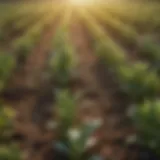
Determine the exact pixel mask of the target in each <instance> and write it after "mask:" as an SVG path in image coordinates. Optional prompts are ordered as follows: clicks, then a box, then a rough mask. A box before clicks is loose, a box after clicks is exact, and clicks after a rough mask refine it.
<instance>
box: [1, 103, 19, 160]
mask: <svg viewBox="0 0 160 160" xmlns="http://www.w3.org/2000/svg"><path fill="white" fill-rule="evenodd" d="M14 116H15V112H14V111H13V110H12V109H11V108H10V107H7V106H4V105H3V103H2V102H1V103H0V159H3V160H20V151H19V149H18V145H17V144H15V143H14V142H12V139H11V136H12V132H13V127H12V118H13V117H14Z"/></svg>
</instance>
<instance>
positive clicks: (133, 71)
mask: <svg viewBox="0 0 160 160" xmlns="http://www.w3.org/2000/svg"><path fill="white" fill-rule="evenodd" d="M117 76H118V78H119V80H120V85H121V87H122V90H123V91H124V92H126V93H127V94H129V95H130V96H131V98H132V100H133V101H136V102H137V101H143V100H144V99H146V98H154V97H156V96H158V94H159V89H160V85H159V77H158V75H157V72H156V71H150V70H149V66H148V65H147V64H146V63H142V62H137V63H135V64H133V65H131V66H129V65H123V66H119V68H117Z"/></svg>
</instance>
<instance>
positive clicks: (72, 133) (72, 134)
mask: <svg viewBox="0 0 160 160" xmlns="http://www.w3.org/2000/svg"><path fill="white" fill-rule="evenodd" d="M80 136H81V131H80V130H79V129H78V128H71V129H70V130H68V137H69V139H71V140H73V141H75V140H77V139H79V138H80Z"/></svg>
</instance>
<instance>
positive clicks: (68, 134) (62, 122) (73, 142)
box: [54, 90, 102, 160]
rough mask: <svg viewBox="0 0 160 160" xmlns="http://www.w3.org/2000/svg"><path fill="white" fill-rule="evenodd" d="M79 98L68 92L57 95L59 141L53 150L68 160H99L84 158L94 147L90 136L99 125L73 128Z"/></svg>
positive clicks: (98, 159) (92, 156)
mask: <svg viewBox="0 0 160 160" xmlns="http://www.w3.org/2000/svg"><path fill="white" fill-rule="evenodd" d="M79 96H80V94H76V93H75V94H73V93H71V92H70V91H69V90H60V91H59V92H58V93H57V113H58V117H59V118H58V122H57V123H58V133H59V139H58V140H57V142H56V143H55V144H54V149H55V150H56V151H57V152H59V153H60V154H61V155H64V156H65V157H66V159H69V160H101V159H102V158H101V157H100V156H94V155H89V156H85V153H86V152H87V150H88V149H89V148H90V147H92V145H95V141H94V138H93V137H92V134H93V133H94V132H95V131H96V129H97V128H98V127H100V125H101V124H98V123H97V124H96V123H92V122H91V123H90V124H82V123H79V124H78V125H76V126H75V121H76V110H77V108H76V103H77V100H78V99H79ZM57 156H58V155H57ZM56 158H58V157H56Z"/></svg>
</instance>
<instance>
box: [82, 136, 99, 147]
mask: <svg viewBox="0 0 160 160" xmlns="http://www.w3.org/2000/svg"><path fill="white" fill-rule="evenodd" d="M96 143H97V139H96V137H93V136H92V137H90V138H89V139H88V140H87V142H86V145H85V148H90V147H93V146H94V145H95V144H96Z"/></svg>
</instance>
